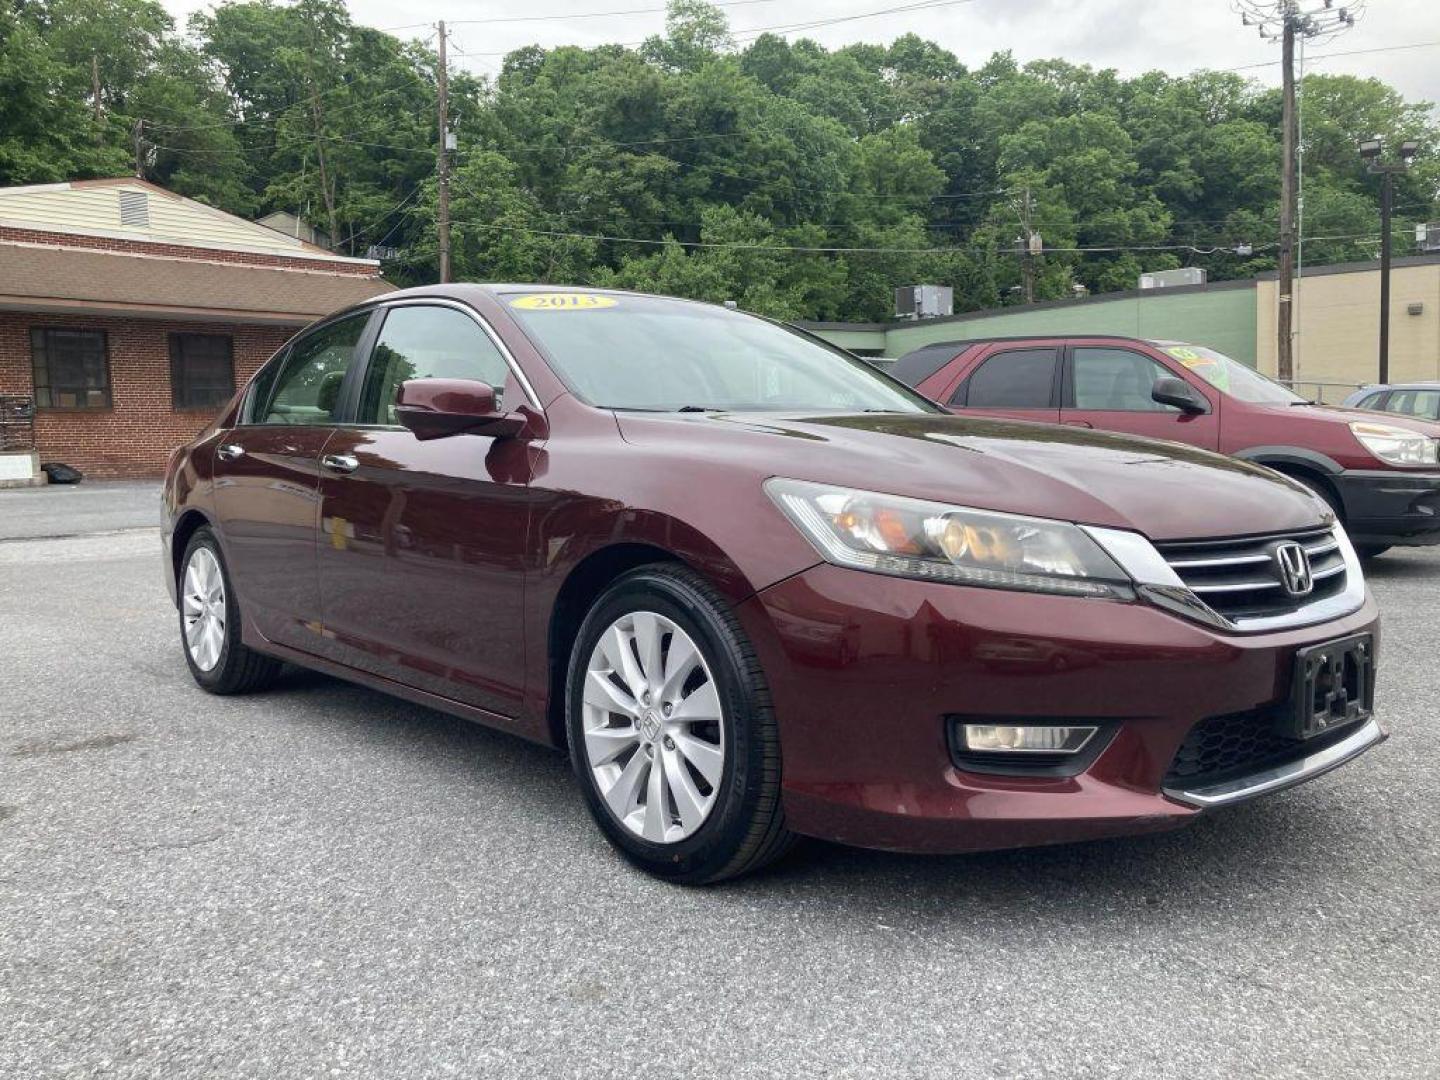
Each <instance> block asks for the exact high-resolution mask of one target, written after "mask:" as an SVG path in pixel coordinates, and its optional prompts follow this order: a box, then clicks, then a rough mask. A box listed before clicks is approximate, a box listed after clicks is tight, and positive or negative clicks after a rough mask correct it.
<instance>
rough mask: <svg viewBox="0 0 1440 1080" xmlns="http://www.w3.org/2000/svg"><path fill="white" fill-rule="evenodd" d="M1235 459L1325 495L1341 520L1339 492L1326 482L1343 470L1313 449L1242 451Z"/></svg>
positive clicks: (1274, 447)
mask: <svg viewBox="0 0 1440 1080" xmlns="http://www.w3.org/2000/svg"><path fill="white" fill-rule="evenodd" d="M1235 456H1236V457H1238V458H1241V459H1243V460H1246V461H1250V462H1253V463H1254V464H1256V465H1264V466H1265V467H1266V468H1270V469H1274V470H1275V471H1276V472H1278V473H1280V474H1281V475H1283V476H1288V477H1290V478H1291V479H1292V480H1297V481H1299V482H1300V483H1302V484H1305V485H1306V486H1307V487H1311V488H1315V489H1318V490H1319V491H1321V492H1323V493H1325V494H1324V495H1323V497H1324V498H1325V499H1326V501H1327V502H1329V503H1330V506H1331V508H1332V509H1333V510H1334V511H1335V512H1336V513H1337V514H1338V515H1339V516H1340V519H1341V521H1342V522H1343V521H1344V518H1345V500H1344V498H1343V497H1342V496H1341V494H1340V489H1339V488H1338V487H1337V486H1336V485H1335V482H1334V481H1333V480H1331V479H1330V478H1331V477H1332V476H1335V475H1337V474H1339V473H1341V472H1343V471H1344V470H1343V469H1342V468H1341V467H1340V465H1339V464H1338V463H1337V462H1336V461H1335V460H1334V459H1332V458H1329V457H1327V456H1326V455H1324V454H1322V453H1320V452H1319V451H1317V450H1307V449H1305V448H1304V447H1297V446H1261V447H1255V448H1254V449H1251V450H1242V451H1240V452H1239V453H1237V454H1236V455H1235Z"/></svg>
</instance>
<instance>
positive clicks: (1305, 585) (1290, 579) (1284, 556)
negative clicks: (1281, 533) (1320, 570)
mask: <svg viewBox="0 0 1440 1080" xmlns="http://www.w3.org/2000/svg"><path fill="white" fill-rule="evenodd" d="M1275 563H1276V565H1277V566H1278V567H1279V568H1280V584H1281V585H1283V586H1285V591H1286V592H1287V593H1289V594H1290V595H1291V596H1304V595H1306V594H1307V593H1308V592H1310V590H1311V589H1313V588H1314V587H1315V578H1314V577H1313V575H1312V574H1311V573H1310V555H1309V553H1307V552H1306V550H1305V549H1304V548H1303V547H1301V546H1300V545H1299V544H1297V543H1295V541H1293V540H1287V541H1285V542H1284V543H1283V544H1277V545H1276V546H1275Z"/></svg>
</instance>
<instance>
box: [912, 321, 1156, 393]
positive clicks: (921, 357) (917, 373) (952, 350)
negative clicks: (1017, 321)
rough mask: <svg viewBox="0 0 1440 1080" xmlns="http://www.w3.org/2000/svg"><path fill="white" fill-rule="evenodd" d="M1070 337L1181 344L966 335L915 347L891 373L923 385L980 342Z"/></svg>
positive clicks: (1047, 336)
mask: <svg viewBox="0 0 1440 1080" xmlns="http://www.w3.org/2000/svg"><path fill="white" fill-rule="evenodd" d="M1067 338H1083V339H1084V340H1086V341H1128V342H1130V343H1131V344H1134V345H1160V346H1165V345H1179V344H1182V342H1178V341H1152V340H1150V339H1149V338H1138V337H1131V336H1129V335H1128V334H1014V335H1010V336H1004V335H1000V336H996V337H982V338H962V339H959V340H956V341H936V342H933V343H931V344H929V345H922V346H920V347H919V348H918V349H912V350H911V351H910V352H908V353H906V354H905V355H904V356H902V357H900V359H899V360H896V361H895V363H893V364H892V365H890V370H889V373H890V374H891V375H892V376H894V377H895V378H897V379H899V380H900V381H901V382H903V383H905V384H906V385H907V386H919V385H920V384H921V383H922V382H924V381H925V380H926V379H928V378H930V376H931V375H934V374H935V373H936V372H937V371H939V370H940V369H941V368H942V367H944V366H945V365H946V364H948V363H949V362H950V361H951V360H953V359H954V358H955V357H957V356H959V355H960V354H961V353H962V352H964V351H965V350H966V349H970V348H973V347H974V346H976V345H990V344H992V343H994V342H998V341H1058V340H1064V339H1067Z"/></svg>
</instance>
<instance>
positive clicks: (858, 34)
mask: <svg viewBox="0 0 1440 1080" xmlns="http://www.w3.org/2000/svg"><path fill="white" fill-rule="evenodd" d="M165 2H166V6H167V7H169V8H170V10H171V12H172V13H174V14H175V15H176V16H177V19H178V21H181V22H182V23H183V21H184V19H185V18H186V17H187V16H188V15H189V13H190V12H192V11H195V10H200V9H202V8H205V7H207V6H209V5H208V4H205V3H195V2H192V0H165ZM905 2H906V0H826V2H825V3H823V4H822V3H815V2H807V0H741V2H740V3H731V4H727V5H724V6H723V10H724V11H725V12H726V14H727V15H728V17H729V19H730V26H731V30H732V32H733V33H734V34H736V35H737V36H738V37H740V38H741V40H742V42H743V41H744V40H747V39H746V32H747V31H750V30H752V29H753V30H760V29H762V28H765V27H773V26H781V25H787V24H794V23H800V22H811V21H815V20H819V19H825V18H835V17H837V16H844V15H859V14H862V13H865V12H874V11H877V10H880V9H882V8H892V7H896V6H900V5H902V4H904V3H905ZM911 2H914V0H911ZM1306 2H1308V3H1319V2H1320V0H1306ZM1345 2H1346V0H1335V3H1336V4H1337V5H1339V4H1343V3H1345ZM663 6H664V0H533V3H527V4H525V5H523V6H522V5H519V4H516V3H515V2H514V0H419V2H416V0H350V11H351V14H352V15H353V17H354V18H355V20H356V21H357V22H362V23H365V24H368V25H370V26H376V27H380V28H382V29H389V28H392V27H393V28H397V29H396V31H395V32H396V33H397V34H399V35H401V36H410V35H418V36H422V37H423V36H425V35H426V33H427V30H426V29H424V28H423V27H416V26H410V27H406V26H405V24H414V23H418V22H421V21H422V20H423V21H425V22H433V21H434V20H436V19H441V18H443V19H445V20H447V21H448V22H450V23H452V24H453V32H452V36H451V42H452V46H453V47H454V48H456V49H457V50H459V51H460V52H461V53H462V54H463V55H457V56H456V57H455V63H457V64H459V65H462V66H464V67H466V68H469V69H470V70H473V71H476V72H488V73H492V74H493V73H494V72H496V71H498V70H499V66H500V55H503V53H505V52H507V51H509V50H511V49H515V48H519V47H520V46H522V45H530V44H539V45H545V46H549V45H598V44H601V43H604V42H625V43H631V42H638V41H641V40H643V39H644V38H646V37H648V36H649V35H651V34H654V33H659V32H660V31H661V30H662V29H663V27H664V21H665V17H664V15H663V13H662V12H660V11H653V12H646V11H644V9H648V8H657V9H658V8H663ZM616 10H627V11H630V12H632V13H631V14H622V15H612V16H607V17H604V18H576V17H575V16H577V15H580V14H581V13H585V12H609V11H616ZM521 14H533V15H536V16H566V18H561V19H550V20H547V21H524V22H520V21H506V22H490V23H479V22H475V21H469V20H480V19H506V20H514V19H516V18H517V17H518V16H520V15H521ZM910 32H914V33H917V34H920V35H921V36H923V37H926V38H930V39H931V40H934V41H937V42H939V43H940V44H941V45H943V46H945V47H946V48H947V49H950V50H951V51H952V52H954V53H955V54H956V55H957V56H959V57H960V59H961V60H962V61H963V62H964V63H966V64H967V65H970V66H972V67H973V66H979V65H980V64H981V63H983V62H984V60H985V58H986V57H988V56H989V55H990V54H991V53H992V52H995V51H997V50H1002V49H1010V50H1012V51H1013V52H1014V53H1015V55H1016V56H1017V57H1018V58H1019V59H1020V60H1022V61H1024V60H1033V59H1039V58H1049V57H1063V58H1064V59H1066V60H1070V61H1072V62H1075V63H1085V64H1091V65H1093V66H1094V67H1097V68H1103V67H1114V68H1117V69H1119V71H1120V72H1121V73H1122V74H1126V75H1133V74H1138V73H1139V72H1142V71H1148V70H1151V69H1155V68H1158V69H1160V70H1163V71H1167V72H1171V73H1181V72H1186V71H1191V70H1193V69H1195V68H1199V67H1205V68H1235V67H1240V66H1241V65H1251V64H1256V65H1266V66H1260V67H1255V68H1253V69H1247V70H1246V71H1245V74H1247V75H1253V76H1255V77H1256V78H1258V79H1262V80H1264V81H1266V82H1278V80H1279V70H1280V69H1279V66H1278V64H1275V63H1274V61H1275V60H1276V59H1277V57H1278V55H1279V46H1278V45H1271V44H1268V43H1266V42H1263V41H1261V40H1260V39H1259V37H1258V36H1257V35H1256V33H1255V31H1254V30H1253V29H1247V28H1245V27H1242V26H1241V25H1240V19H1239V17H1238V16H1237V15H1235V14H1234V13H1233V12H1232V11H1231V9H1230V3H1229V0H958V2H954V3H948V4H945V5H944V6H938V7H935V8H933V9H931V10H921V11H910V12H899V13H890V14H884V15H876V16H874V17H871V18H859V19H853V20H851V21H848V22H842V23H838V24H836V25H833V26H826V27H820V28H816V29H810V30H804V31H797V32H792V33H788V34H787V35H786V36H787V37H790V38H791V39H794V38H797V37H801V36H804V37H809V38H812V39H813V40H815V41H818V42H820V43H821V44H823V45H826V46H829V47H832V48H833V47H838V46H841V45H845V44H847V43H849V42H854V41H869V42H888V41H891V40H893V39H894V38H896V37H898V36H900V35H901V34H906V33H910ZM1422 43H1430V45H1429V46H1428V47H1415V48H1407V49H1393V48H1392V47H1393V46H1397V45H1415V46H1421V44H1422ZM1370 49H1387V50H1391V51H1384V52H1369V53H1364V54H1361V55H1355V56H1333V57H1328V58H1322V57H1323V54H1326V53H1339V52H1351V51H1355V50H1370ZM1310 57H1311V59H1310V62H1309V63H1308V64H1307V67H1306V70H1307V71H1325V72H1336V73H1346V74H1352V75H1364V76H1368V75H1374V76H1377V77H1379V78H1382V79H1384V80H1386V81H1387V82H1389V83H1391V84H1392V85H1393V86H1395V87H1396V88H1397V89H1399V90H1400V91H1401V92H1402V93H1403V94H1405V95H1406V97H1408V98H1410V99H1411V100H1425V101H1430V102H1437V101H1440V0H1369V3H1368V9H1367V10H1366V12H1365V15H1364V18H1363V20H1362V21H1361V22H1360V23H1359V25H1357V26H1356V27H1355V28H1354V29H1353V30H1350V31H1348V32H1347V33H1345V34H1343V35H1341V36H1340V37H1338V38H1335V39H1334V40H1332V41H1329V42H1325V43H1323V44H1318V45H1315V46H1312V47H1311V48H1310Z"/></svg>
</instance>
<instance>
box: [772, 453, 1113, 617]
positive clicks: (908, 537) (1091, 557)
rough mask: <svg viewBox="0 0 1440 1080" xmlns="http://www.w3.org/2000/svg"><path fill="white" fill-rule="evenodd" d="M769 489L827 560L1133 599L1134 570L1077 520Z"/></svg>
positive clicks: (862, 494)
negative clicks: (1130, 575)
mask: <svg viewBox="0 0 1440 1080" xmlns="http://www.w3.org/2000/svg"><path fill="white" fill-rule="evenodd" d="M765 491H766V493H767V494H769V496H770V497H771V498H772V499H774V500H775V504H776V505H777V506H779V507H780V509H781V511H783V512H784V514H785V516H786V517H788V518H789V519H790V520H791V521H792V522H794V523H795V526H796V528H798V529H799V530H800V531H801V532H802V533H804V534H805V536H806V538H807V539H809V541H810V542H811V543H812V544H814V545H815V550H817V551H818V552H819V553H820V554H821V556H823V557H824V558H825V560H826V561H827V562H832V563H835V564H836V565H837V566H848V567H853V568H854V569H856V570H872V571H875V572H877V573H882V574H895V575H897V576H899V577H910V578H921V579H923V580H927V581H949V582H954V583H956V584H961V585H980V586H985V587H989V588H994V589H1023V590H1027V591H1030V592H1048V593H1064V594H1067V595H1070V596H1094V597H1110V598H1117V599H1119V598H1125V599H1128V598H1129V597H1131V596H1132V595H1133V594H1132V593H1131V590H1130V579H1129V578H1128V577H1127V575H1126V574H1125V572H1124V571H1123V570H1121V569H1120V567H1119V566H1118V565H1117V564H1116V563H1115V561H1114V560H1113V559H1111V558H1110V556H1108V555H1107V554H1105V552H1104V550H1103V549H1102V548H1101V547H1100V545H1098V544H1097V543H1095V541H1094V540H1092V539H1090V537H1089V536H1087V535H1086V534H1085V532H1084V531H1083V530H1081V529H1080V528H1079V527H1078V526H1075V525H1072V524H1070V523H1069V522H1068V521H1051V520H1049V519H1047V518H1031V517H1019V516H1017V515H1014V514H999V513H994V512H992V511H989V510H971V509H968V508H966V507H963V506H947V505H945V504H944V503H932V502H925V501H922V500H920V499H906V498H902V497H901V496H898V495H881V494H877V493H876V492H873V491H856V490H854V489H852V488H843V487H832V486H830V485H828V484H813V483H809V482H808V481H804V480H785V479H782V478H780V477H775V478H772V479H770V480H768V481H766V483H765Z"/></svg>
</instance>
